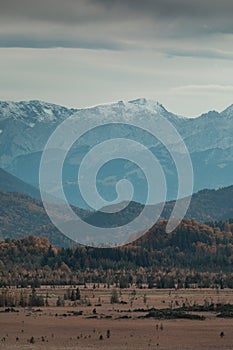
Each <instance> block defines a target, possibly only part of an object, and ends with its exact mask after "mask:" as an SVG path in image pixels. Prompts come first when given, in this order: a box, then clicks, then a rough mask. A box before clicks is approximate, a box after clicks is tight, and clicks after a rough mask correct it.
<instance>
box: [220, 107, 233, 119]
mask: <svg viewBox="0 0 233 350" xmlns="http://www.w3.org/2000/svg"><path fill="white" fill-rule="evenodd" d="M221 115H223V116H225V117H233V104H232V105H230V106H229V107H227V108H226V109H224V110H223V111H222V112H221Z"/></svg>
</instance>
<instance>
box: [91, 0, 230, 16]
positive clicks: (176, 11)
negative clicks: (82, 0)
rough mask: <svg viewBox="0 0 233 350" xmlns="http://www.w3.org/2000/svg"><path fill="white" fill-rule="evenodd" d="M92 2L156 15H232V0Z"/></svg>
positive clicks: (93, 0) (132, 11)
mask: <svg viewBox="0 0 233 350" xmlns="http://www.w3.org/2000/svg"><path fill="white" fill-rule="evenodd" d="M91 2H92V3H95V4H99V5H104V6H105V7H106V8H107V9H108V10H116V9H117V8H121V9H122V10H126V11H130V12H131V13H135V12H139V13H141V14H147V15H148V16H154V17H160V16H162V17H185V16H187V17H191V18H193V17H196V16H198V17H202V16H207V17H208V16H219V15H220V16H221V15H222V14H224V15H229V14H230V15H231V14H232V11H233V2H232V1H231V0H221V1H219V0H143V1H141V0H111V1H109V0H91Z"/></svg>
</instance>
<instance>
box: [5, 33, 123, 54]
mask: <svg viewBox="0 0 233 350" xmlns="http://www.w3.org/2000/svg"><path fill="white" fill-rule="evenodd" d="M0 47H5V48H10V47H18V48H58V47H64V48H80V49H89V50H111V51H123V50H125V49H126V48H125V47H124V45H122V44H120V43H119V44H118V43H117V42H111V41H107V40H102V41H101V40H90V39H78V38H77V39H72V38H69V37H67V38H66V39H65V38H64V39H62V38H57V37H52V38H46V37H43V36H42V37H35V36H30V35H23V36H20V35H1V34H0Z"/></svg>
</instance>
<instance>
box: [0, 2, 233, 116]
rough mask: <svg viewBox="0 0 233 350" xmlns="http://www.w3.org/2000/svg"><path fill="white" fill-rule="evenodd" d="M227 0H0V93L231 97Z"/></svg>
mask: <svg viewBox="0 0 233 350" xmlns="http://www.w3.org/2000/svg"><path fill="white" fill-rule="evenodd" d="M232 18H233V1H232V0H218V1H217V0H192V1H190V0H143V1H142V0H46V1H45V0H41V1H38V0H5V1H4V0H0V99H1V100H17V101H18V100H29V99H40V100H45V101H49V102H54V103H58V104H63V105H66V106H69V107H85V106H91V105H95V104H100V103H106V102H112V101H117V100H129V99H135V98H138V97H146V98H150V99H155V100H158V101H159V102H161V103H162V104H163V105H164V106H165V107H166V108H167V109H168V110H170V111H172V112H174V113H178V114H182V115H185V116H195V115H199V114H201V113H203V112H206V111H208V110H210V109H211V110H212V109H216V110H219V111H220V110H223V109H224V108H226V107H227V106H229V105H230V104H232V103H233V20H232Z"/></svg>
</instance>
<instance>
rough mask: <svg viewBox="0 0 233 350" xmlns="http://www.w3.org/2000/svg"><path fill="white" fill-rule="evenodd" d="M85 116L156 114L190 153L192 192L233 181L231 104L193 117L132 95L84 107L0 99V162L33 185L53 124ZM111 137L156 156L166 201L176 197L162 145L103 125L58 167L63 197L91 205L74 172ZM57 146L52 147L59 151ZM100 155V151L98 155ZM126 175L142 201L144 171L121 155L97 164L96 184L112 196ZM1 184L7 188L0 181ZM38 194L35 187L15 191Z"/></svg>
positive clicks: (126, 129)
mask: <svg viewBox="0 0 233 350" xmlns="http://www.w3.org/2000/svg"><path fill="white" fill-rule="evenodd" d="M74 114H75V118H77V119H78V118H79V120H80V121H81V120H82V118H85V117H86V116H87V115H88V116H90V115H91V116H92V117H93V118H97V119H100V120H105V121H106V120H107V121H109V123H111V122H113V121H114V118H115V116H116V115H118V116H119V115H120V116H121V119H122V123H127V122H129V123H130V121H131V120H132V118H133V116H135V114H136V115H138V116H139V117H140V118H143V119H145V120H146V121H147V123H148V125H150V124H149V123H150V122H156V120H157V119H158V116H162V117H164V118H166V119H167V120H168V121H169V122H170V123H171V124H172V125H173V126H174V127H175V128H176V130H177V131H178V132H179V134H180V135H181V136H182V138H183V140H184V142H185V144H186V146H187V148H188V150H189V152H190V156H191V160H192V163H193V169H194V191H195V192H196V191H199V190H201V189H205V188H209V189H211V188H212V189H216V188H219V187H223V186H229V185H231V184H232V183H233V177H232V173H233V105H231V106H229V107H228V108H226V109H225V110H224V111H222V112H221V113H218V112H216V111H210V112H208V113H206V114H203V115H201V116H198V117H196V118H192V119H191V118H186V117H181V116H178V115H175V114H173V113H171V112H169V111H167V110H166V109H165V108H164V107H163V106H162V105H161V104H160V103H158V102H157V101H153V100H152V101H151V100H147V99H143V98H142V99H137V100H133V101H128V102H123V101H119V102H117V103H113V104H108V105H101V106H95V107H92V108H85V109H69V108H65V107H62V106H58V105H54V104H50V103H46V102H41V101H28V102H0V167H1V168H2V169H4V170H5V171H8V172H9V173H11V174H12V175H14V176H16V177H17V178H19V179H20V180H22V181H23V182H25V183H28V184H30V185H31V186H33V187H35V188H37V189H38V187H39V165H40V159H41V155H42V152H43V148H44V146H45V144H46V142H47V140H48V138H49V136H50V135H51V133H52V132H53V131H54V130H55V129H56V127H57V126H58V125H59V124H60V123H61V122H62V121H64V120H66V119H67V118H68V117H69V116H71V115H74ZM113 137H127V138H129V139H133V140H140V142H142V143H143V144H144V145H145V146H146V147H148V148H149V149H150V150H151V151H152V152H153V154H154V155H156V157H157V158H158V160H159V162H160V164H161V166H162V168H163V170H164V174H165V177H166V181H167V189H168V191H167V192H168V193H167V198H166V199H167V200H172V199H175V198H176V195H177V188H178V185H177V172H176V168H175V165H174V162H173V160H172V159H171V155H170V154H169V152H168V151H167V149H166V147H164V145H162V144H161V143H160V142H159V141H158V140H155V139H154V138H153V137H152V136H151V135H149V134H148V133H146V132H142V131H138V130H136V131H135V129H134V128H133V127H125V126H119V127H118V128H113V127H111V128H108V127H105V128H103V129H101V128H100V130H92V131H91V132H89V133H88V134H87V135H84V136H83V137H82V138H81V139H80V140H78V141H77V142H75V144H74V145H73V147H72V149H71V150H70V151H69V152H68V154H67V157H66V160H65V162H64V168H63V181H64V192H65V194H66V196H67V198H68V201H69V202H70V203H71V204H73V205H76V206H78V207H82V208H86V209H90V207H89V206H88V205H87V204H86V203H85V201H84V200H83V199H82V196H81V195H80V192H79V189H78V186H77V171H78V167H79V165H80V162H81V160H82V159H83V157H84V156H85V154H86V153H87V152H88V151H89V150H90V149H91V148H92V147H93V146H95V145H96V144H98V143H99V142H102V141H104V140H107V139H109V138H110V139H111V138H113ZM59 151H60V150H57V153H59ZM101 156H103V158H104V156H105V155H104V154H103V155H101ZM121 178H125V179H128V180H130V181H131V182H132V183H133V185H134V188H135V193H134V197H133V200H134V201H136V202H139V203H144V202H145V198H146V194H145V193H146V190H147V187H146V184H145V178H143V174H141V173H140V170H139V169H138V168H137V167H136V166H135V164H132V163H131V162H128V161H125V160H123V159H118V160H116V161H111V162H109V163H108V164H106V166H104V167H102V169H101V171H100V172H99V174H98V177H97V187H98V190H99V192H100V193H101V195H102V196H103V197H105V198H106V200H109V201H112V200H113V199H115V198H116V190H115V185H116V182H117V181H119V179H121ZM1 189H3V190H4V189H5V190H8V188H4V187H3V186H1ZM20 192H25V193H28V194H31V195H32V196H35V197H37V192H36V191H35V194H33V192H31V193H30V192H28V191H26V190H22V191H21V190H20ZM50 194H51V195H52V196H55V197H56V195H57V193H56V184H53V186H51V192H50Z"/></svg>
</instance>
